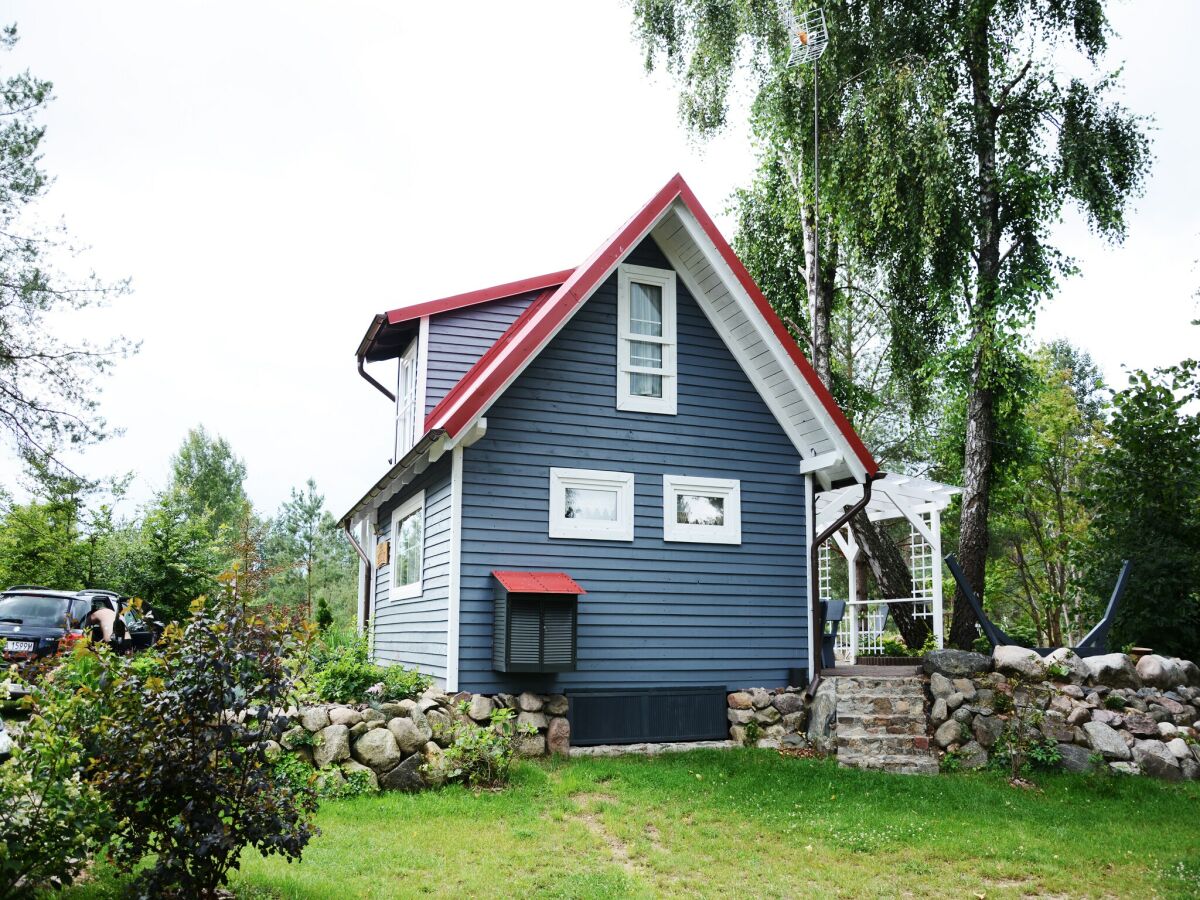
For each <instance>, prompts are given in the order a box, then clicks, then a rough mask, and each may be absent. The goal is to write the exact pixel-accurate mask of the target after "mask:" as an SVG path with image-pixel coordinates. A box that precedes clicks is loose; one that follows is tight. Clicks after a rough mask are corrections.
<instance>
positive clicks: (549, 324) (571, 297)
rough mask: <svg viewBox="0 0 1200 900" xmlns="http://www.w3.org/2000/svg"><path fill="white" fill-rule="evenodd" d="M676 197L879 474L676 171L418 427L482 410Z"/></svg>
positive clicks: (455, 425)
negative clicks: (647, 201)
mask: <svg viewBox="0 0 1200 900" xmlns="http://www.w3.org/2000/svg"><path fill="white" fill-rule="evenodd" d="M676 200H680V201H682V202H683V204H684V205H685V206H687V208H688V210H689V211H690V212H691V213H692V215H693V216H695V217H696V221H697V222H699V224H700V227H701V228H702V229H703V230H704V232H705V234H706V235H707V236H708V238H709V240H711V241H712V242H713V246H715V247H716V249H717V251H718V252H719V253H720V254H721V256H722V258H723V259H724V260H725V262H726V264H727V265H728V266H729V268H730V270H731V271H732V272H733V274H734V276H735V277H736V278H737V280H738V282H739V283H740V284H741V286H742V288H743V289H744V290H745V291H746V294H747V295H748V296H749V297H750V300H751V301H752V302H753V303H754V306H755V308H756V309H757V310H758V312H759V314H760V315H761V316H762V317H763V319H764V320H765V321H766V323H767V325H768V326H769V327H770V328H771V330H772V331H773V332H774V333H775V336H776V337H777V338H778V340H779V342H780V343H781V344H782V345H783V347H784V348H785V350H786V351H787V353H788V355H789V356H790V357H791V360H792V362H793V364H794V365H795V366H796V368H797V369H798V370H799V371H800V374H801V375H802V376H803V378H804V379H805V381H807V382H808V384H809V386H810V388H811V389H812V391H813V394H814V395H815V396H816V398H817V401H818V402H819V403H820V404H821V405H822V407H823V408H824V409H825V411H826V413H827V414H828V415H829V417H830V419H831V420H832V422H833V424H834V426H835V427H836V428H837V429H838V430H839V431H840V432H841V434H842V436H843V437H844V438H845V440H846V443H847V444H848V445H849V447H850V448H851V450H852V451H853V452H854V454H855V456H857V457H858V460H859V462H860V463H861V464H862V466H863V468H864V469H865V470H866V472H867V475H874V474H875V473H876V472H878V471H879V464H878V463H876V462H875V459H874V457H872V456H871V452H870V451H869V450H868V449H867V448H866V446H865V445H864V444H863V442H862V439H861V438H860V437H859V436H858V434H857V433H856V432H855V431H854V428H853V427H852V426H851V425H850V422H849V421H848V420H847V419H846V416H845V414H844V413H843V412H842V410H841V409H840V408H839V407H838V405H837V402H836V401H835V400H834V399H833V395H832V394H830V393H829V390H828V388H826V387H825V385H824V384H822V383H821V380H820V379H819V378H817V373H816V371H815V370H814V369H813V367H812V364H811V363H810V362H809V361H808V359H807V358H806V357H805V356H804V354H803V353H802V352H801V350H800V348H799V347H798V346H797V345H796V342H795V341H794V340H793V339H792V336H791V335H790V334H789V333H788V330H787V328H786V327H785V326H784V324H783V322H782V321H780V319H779V316H778V315H776V313H775V311H774V310H773V309H771V304H770V303H768V302H767V298H766V297H764V296H763V293H762V291H761V290H759V288H758V285H757V284H755V283H754V279H753V278H751V277H750V273H749V272H748V271H747V270H746V267H745V266H744V265H743V264H742V261H741V260H740V259H738V257H737V254H736V253H734V252H733V248H732V247H730V246H729V243H728V242H727V241H726V240H725V238H724V237H723V236H722V235H721V232H720V231H719V230H718V229H717V226H716V224H715V223H714V222H713V220H712V218H711V217H710V216H709V215H708V213H707V212H705V210H704V208H703V207H702V206H701V205H700V201H699V200H697V199H696V195H695V194H693V193H692V189H691V188H690V187H688V185H687V182H685V181H684V180H683V176H682V175H676V176H675V177H674V178H672V179H671V180H670V181H668V182H667V184H666V185H665V186H664V187H663V188H662V190H660V191H659V192H658V193H657V194H655V195H654V197H653V198H652V199H651V200H650V202H649V203H647V204H646V205H645V206H644V207H642V209H641V210H639V211H638V212H637V213H636V214H635V215H634V216H633V218H631V219H630V220H629V221H628V222H626V223H625V225H624V226H622V228H621V229H620V230H619V231H618V232H617V233H616V234H614V235H613V236H612V237H611V238H609V239H608V240H607V241H606V242H605V243H604V244H603V245H601V247H600V248H599V249H598V250H596V252H595V253H593V254H592V255H591V257H589V258H588V260H587V261H586V262H584V263H583V265H581V266H579V268H577V269H575V270H573V271H571V272H570V273H569V274H568V276H567V278H566V280H565V281H564V282H563V283H562V284H560V285H558V286H556V287H555V286H552V285H547V288H548V289H547V290H546V292H545V293H543V294H542V295H541V296H540V297H538V298H537V299H535V300H534V301H533V303H531V304H530V305H529V306H528V307H527V308H526V309H525V311H524V312H522V313H521V315H520V316H518V317H517V319H516V320H515V321H514V322H513V323H512V325H510V326H509V328H508V330H507V331H506V332H505V333H504V334H503V335H501V337H500V338H499V340H497V341H496V343H495V344H493V345H492V346H491V347H490V348H489V349H488V350H487V352H486V353H484V354H483V356H481V357H480V358H479V360H478V361H477V362H476V363H475V365H473V366H472V367H471V368H470V369H469V370H468V371H467V373H466V375H464V376H463V377H462V380H460V381H459V382H458V384H456V385H455V386H454V388H453V389H452V390H451V391H450V392H449V393H448V394H447V395H446V396H445V397H443V398H442V401H441V402H440V403H438V405H437V406H436V407H434V409H433V410H432V411H431V412H430V413H429V415H428V416H427V417H426V419H425V429H426V430H427V431H428V430H431V429H434V428H440V429H442V430H444V431H445V432H447V433H448V434H450V435H451V436H457V435H458V434H459V433H460V432H461V431H462V430H463V429H464V428H465V427H466V426H467V425H469V424H470V423H471V422H472V421H473V420H474V419H475V417H476V416H477V415H479V414H480V412H481V411H482V410H484V409H486V408H487V406H488V405H489V404H490V403H491V401H492V400H493V399H494V398H495V397H496V396H497V395H498V393H499V392H500V391H501V390H502V389H503V388H504V387H505V386H506V384H507V383H508V381H509V379H510V378H512V377H514V376H515V375H516V373H518V372H519V371H520V370H521V369H522V368H523V366H524V365H525V363H526V362H527V361H528V360H529V359H531V358H532V356H533V355H534V354H535V353H537V352H538V349H539V348H540V347H541V345H542V343H543V341H545V340H546V339H547V338H548V337H550V336H551V335H553V334H554V333H555V331H556V330H557V329H558V327H559V326H560V325H561V324H562V323H563V322H564V321H566V319H568V318H569V317H570V316H571V314H572V313H574V311H575V310H576V309H577V308H578V307H579V305H580V304H581V303H583V301H584V300H586V299H587V298H588V297H589V296H591V293H592V291H593V290H595V288H596V287H597V286H598V285H599V284H600V282H601V281H603V279H604V278H606V277H607V276H608V274H609V273H610V272H611V271H612V269H613V268H614V267H615V266H616V265H617V264H618V263H619V262H620V261H621V260H622V259H623V258H624V257H625V254H626V253H627V252H628V251H629V250H631V249H632V248H633V246H634V245H635V244H637V243H638V242H640V241H641V239H642V238H643V237H644V236H645V234H646V233H648V232H649V229H650V227H651V226H652V225H653V224H654V223H655V222H656V221H657V220H658V219H659V217H660V216H661V215H662V214H663V213H664V212H665V211H666V210H667V209H668V208H669V207H670V206H671V204H672V203H674V202H675V201H676ZM559 274H562V273H559ZM519 283H520V282H518V284H519ZM525 290H530V288H528V287H527V288H525ZM463 296H466V295H463ZM448 299H453V298H448ZM435 302H439V301H435Z"/></svg>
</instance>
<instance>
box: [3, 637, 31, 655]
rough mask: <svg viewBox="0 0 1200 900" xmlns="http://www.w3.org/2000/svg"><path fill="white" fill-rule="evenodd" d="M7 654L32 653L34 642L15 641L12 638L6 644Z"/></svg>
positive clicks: (5, 650)
mask: <svg viewBox="0 0 1200 900" xmlns="http://www.w3.org/2000/svg"><path fill="white" fill-rule="evenodd" d="M4 652H5V653H32V652H33V641H14V640H12V639H11V638H10V639H9V640H7V641H6V642H5V644H4Z"/></svg>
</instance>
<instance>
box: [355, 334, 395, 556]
mask: <svg viewBox="0 0 1200 900" xmlns="http://www.w3.org/2000/svg"><path fill="white" fill-rule="evenodd" d="M366 361H367V358H366V356H364V355H361V354H360V355H359V357H358V374H359V375H361V376H362V377H363V378H365V379H367V381H369V382H370V383H371V384H373V385H374V386H375V388H376V389H377V390H379V391H382V392H383V395H384V396H385V397H387V398H388V399H389V400H391V401H392V402H393V403H395V402H396V395H395V394H393V393H392V392H391V391H389V390H388V389H387V388H385V387H384V386H383V385H382V384H380V383H379V382H378V381H376V380H375V379H374V378H372V377H371V376H370V375H368V374H367V370H366V369H364V368H363V363H365V362H366ZM351 540H353V538H351Z"/></svg>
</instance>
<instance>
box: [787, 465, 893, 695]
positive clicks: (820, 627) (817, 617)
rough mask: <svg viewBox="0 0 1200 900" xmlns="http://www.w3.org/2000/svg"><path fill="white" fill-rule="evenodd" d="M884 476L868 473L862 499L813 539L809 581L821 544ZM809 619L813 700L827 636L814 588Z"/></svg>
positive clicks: (812, 513)
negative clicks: (813, 629)
mask: <svg viewBox="0 0 1200 900" xmlns="http://www.w3.org/2000/svg"><path fill="white" fill-rule="evenodd" d="M882 477H883V473H882V472H877V473H875V474H874V475H868V476H867V480H866V481H865V482H863V495H862V499H861V500H859V501H858V502H857V503H855V504H854V505H853V506H851V507H850V508H849V509H847V510H846V511H845V512H844V513H842V514H841V515H840V516H838V518H837V519H835V520H834V521H833V523H832V524H830V526H829V527H828V528H826V529H825V530H824V531H822V532H821V533H820V534H818V535H817V537H816V539H815V540H813V542H812V546H811V547H810V548H809V551H808V577H809V581H811V580H812V578H813V577H814V575H815V573H816V572H817V570H818V568H819V567H820V561H819V560H820V556H819V554H820V550H821V545H822V544H823V543H825V542H826V541H827V540H829V538H830V536H831V535H832V534H833V533H834V532H836V531H837V530H838V529H839V528H841V527H842V526H843V525H845V524H846V523H847V522H849V521H850V520H851V519H853V518H854V517H855V516H856V515H858V514H859V513H860V512H862V511H863V510H864V509H866V508H867V504H868V503H870V502H871V483H872V482H873V481H875V479H877V478H882ZM809 515H810V516H811V517H812V519H813V521H816V495H815V494H814V495H813V508H812V509H811V510H809ZM852 614H853V610H852ZM809 621H810V622H813V623H815V624H816V626H817V639H816V641H815V642H814V645H815V648H816V652H815V653H814V654H813V656H814V658H813V660H812V672H813V676H812V681H810V682H809V684H808V689H807V690H806V691H805V694H806V695H807V696H808V698H809V699H810V700H811V699H812V697H813V695H814V694H816V692H817V688H818V687H820V684H821V662H822V659H821V656H822V652H821V644H822V642H823V639H824V636H825V620H824V618H823V617H822V616H821V597H820V594H819V593H818V592H817V591H816V590H814V591H813V592H812V609H811V610H810V611H809Z"/></svg>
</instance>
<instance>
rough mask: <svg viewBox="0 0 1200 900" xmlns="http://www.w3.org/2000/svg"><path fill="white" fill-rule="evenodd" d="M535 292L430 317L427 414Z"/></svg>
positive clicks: (522, 309)
mask: <svg viewBox="0 0 1200 900" xmlns="http://www.w3.org/2000/svg"><path fill="white" fill-rule="evenodd" d="M537 295H538V292H537V291H533V292H531V293H527V294H519V295H517V296H516V297H506V298H504V299H503V300H493V301H491V302H490V303H481V304H479V305H478V306H468V307H466V308H464V309H456V310H453V311H451V312H448V313H442V314H440V315H436V316H432V317H430V319H429V348H428V357H427V360H426V373H425V412H426V414H428V413H429V412H430V410H432V409H433V408H434V407H435V406H437V405H438V403H440V402H441V400H442V398H443V397H445V396H446V394H448V393H449V392H450V389H451V388H452V387H454V385H456V384H458V382H459V380H460V379H461V378H462V377H463V375H465V374H466V372H467V370H468V369H469V368H471V366H473V365H475V362H476V361H477V360H478V359H479V357H481V356H482V355H483V354H484V352H486V351H487V349H488V347H490V346H492V344H494V343H496V339H497V338H498V337H500V335H502V334H503V333H504V332H505V331H506V330H507V329H508V326H509V325H511V324H512V323H513V321H514V320H516V318H517V316H519V315H520V314H521V313H522V312H524V311H525V308H526V307H527V306H529V304H530V303H532V302H533V299H534V298H535V297H536V296H537Z"/></svg>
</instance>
